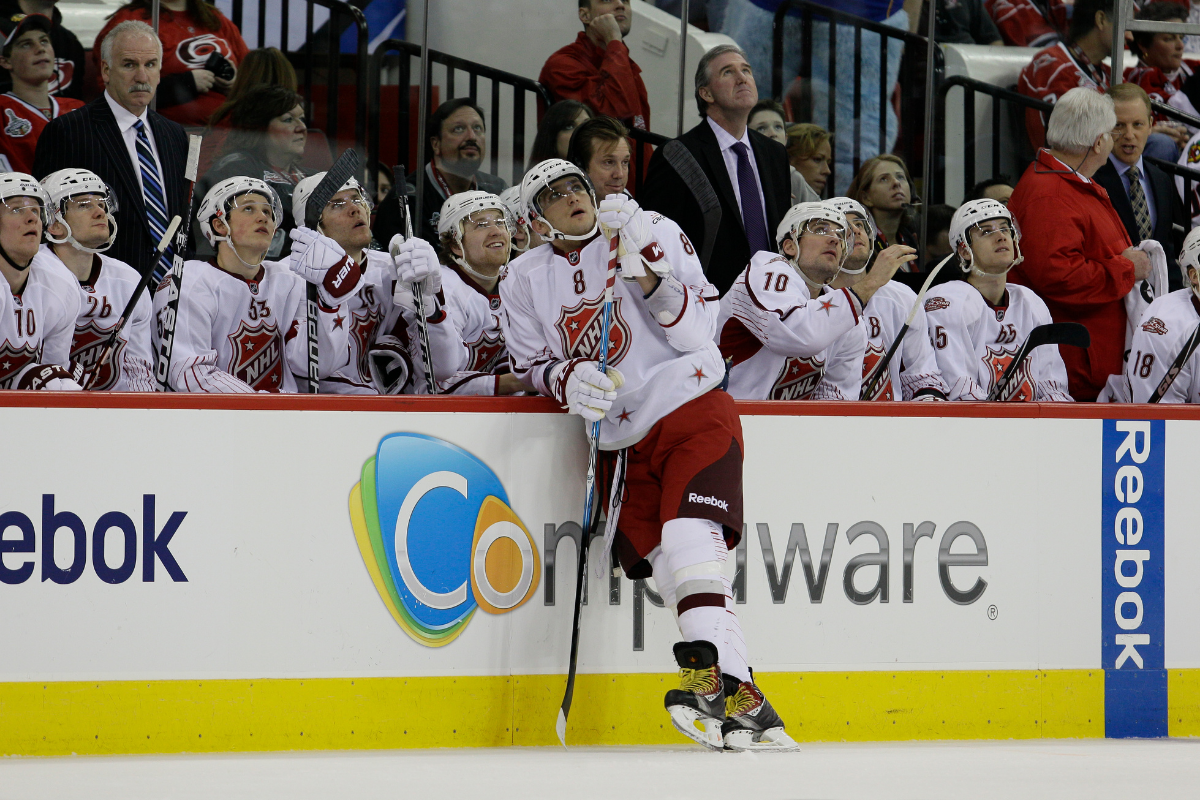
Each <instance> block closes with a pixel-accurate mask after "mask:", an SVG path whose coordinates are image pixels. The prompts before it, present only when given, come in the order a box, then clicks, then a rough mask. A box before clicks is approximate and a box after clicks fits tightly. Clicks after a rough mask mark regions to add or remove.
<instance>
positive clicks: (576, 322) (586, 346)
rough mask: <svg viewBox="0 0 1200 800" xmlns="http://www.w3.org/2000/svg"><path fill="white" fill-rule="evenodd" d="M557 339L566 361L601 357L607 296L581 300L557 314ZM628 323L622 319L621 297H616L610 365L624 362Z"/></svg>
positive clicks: (628, 336) (611, 326)
mask: <svg viewBox="0 0 1200 800" xmlns="http://www.w3.org/2000/svg"><path fill="white" fill-rule="evenodd" d="M555 327H557V328H558V336H559V339H560V340H561V342H562V347H563V353H564V354H566V356H567V358H588V359H599V358H600V334H601V329H602V328H603V327H604V295H603V294H600V295H599V296H597V297H596V299H595V300H581V301H580V302H579V305H577V306H572V307H571V308H564V309H563V310H562V313H561V314H559V315H558V322H557V323H555ZM629 338H630V331H629V323H627V322H626V321H625V319H624V318H623V317H622V316H621V298H620V297H614V298H613V313H612V324H611V325H610V326H609V329H608V365H609V366H610V367H611V366H616V365H617V364H620V363H621V359H623V358H624V357H625V353H626V352H628V351H629Z"/></svg>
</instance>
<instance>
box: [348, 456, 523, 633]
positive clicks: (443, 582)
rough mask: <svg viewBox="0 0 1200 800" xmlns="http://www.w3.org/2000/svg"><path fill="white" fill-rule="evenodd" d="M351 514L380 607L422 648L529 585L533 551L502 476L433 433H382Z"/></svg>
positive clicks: (514, 602) (519, 595) (516, 599)
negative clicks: (388, 612)
mask: <svg viewBox="0 0 1200 800" xmlns="http://www.w3.org/2000/svg"><path fill="white" fill-rule="evenodd" d="M350 521H351V523H352V524H353V526H354V536H355V538H356V539H357V540H358V549H359V551H360V552H361V553H362V557H363V561H364V562H365V563H366V565H367V571H368V572H369V573H370V574H371V580H372V581H373V582H374V583H375V588H376V590H377V591H378V592H379V596H380V597H381V598H382V599H383V602H384V604H385V605H386V606H387V608H388V611H390V612H391V614H392V617H393V618H394V619H395V620H396V622H397V623H399V624H400V627H401V628H403V629H404V632H405V633H407V634H408V635H409V636H411V637H412V638H413V639H414V640H416V641H417V642H418V643H420V644H423V645H425V646H427V647H441V646H443V645H447V644H449V643H450V642H452V641H454V640H455V639H456V638H458V636H459V634H461V633H462V631H463V629H464V628H466V626H467V623H468V622H470V621H471V617H472V616H473V615H474V613H475V609H476V608H482V609H483V610H484V611H486V612H488V613H489V614H504V613H506V612H508V611H512V610H513V609H514V608H517V607H518V606H520V605H522V604H523V603H525V601H527V600H528V599H529V598H530V597H532V596H533V593H534V592H535V591H536V590H537V585H538V581H539V579H540V578H541V571H542V568H541V563H540V562H539V561H538V556H537V548H536V547H535V546H534V542H533V537H532V536H530V535H529V531H528V530H527V529H526V528H525V525H524V523H522V522H521V520H520V519H519V518H518V517H517V515H516V513H515V512H514V511H513V510H512V509H511V508H509V506H508V495H507V494H506V493H505V491H504V487H503V486H502V485H501V484H500V480H499V479H498V478H497V477H496V475H495V473H494V472H492V471H491V470H490V469H488V467H487V465H486V464H484V463H483V462H482V461H480V460H479V459H478V458H476V457H475V456H473V455H471V454H470V453H468V452H467V451H466V450H463V449H462V448H460V447H456V446H454V445H452V444H450V443H449V442H445V441H442V440H441V439H435V438H433V437H432V436H423V435H421V434H417V433H395V434H392V435H390V436H386V437H384V439H383V440H382V441H380V443H379V449H378V450H377V451H376V454H375V457H374V458H371V459H369V460H368V461H367V463H365V464H363V468H362V477H361V480H360V482H359V483H357V484H355V486H354V489H352V490H351V492H350Z"/></svg>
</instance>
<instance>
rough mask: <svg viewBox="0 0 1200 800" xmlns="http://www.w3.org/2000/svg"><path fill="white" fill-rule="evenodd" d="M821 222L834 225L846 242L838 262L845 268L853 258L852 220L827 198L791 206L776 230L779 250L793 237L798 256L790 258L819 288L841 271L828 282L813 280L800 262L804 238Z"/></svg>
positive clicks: (839, 238) (814, 285) (839, 237)
mask: <svg viewBox="0 0 1200 800" xmlns="http://www.w3.org/2000/svg"><path fill="white" fill-rule="evenodd" d="M820 223H829V224H832V225H833V235H835V236H837V237H838V240H839V241H841V243H842V257H841V259H840V260H839V261H838V272H841V271H842V266H843V265H844V264H845V263H846V259H847V258H849V257H850V250H851V249H852V248H851V246H850V221H849V220H848V219H846V215H845V214H843V213H842V212H841V211H840V210H839V209H838V208H836V207H835V206H833V205H831V204H830V203H828V202H825V201H819V202H815V203H797V204H796V205H794V206H792V207H791V208H789V209H788V211H787V213H786V214H784V215H783V220H782V221H781V222H780V223H779V228H777V229H776V231H775V242H776V244H777V245H778V246H779V252H780V253H782V252H783V243H784V241H786V240H787V239H791V240H792V241H793V242H796V244H797V251H796V252H797V255H796V257H792V258H789V259H788V260H789V261H790V262H791V263H792V266H793V267H795V268H796V271H797V272H799V273H800V277H801V278H803V279H804V282H805V283H807V284H808V285H809V286H811V287H813V288H816V287H818V286H824V285H826V284H827V283H829V282H832V281H833V278H835V277H837V274H838V273H837V272H835V273H834V274H833V277H831V278H830V279H829V281H827V282H826V283H816V282H814V281H812V280H810V279H809V277H808V275H806V274H805V273H804V270H802V269H800V264H799V263H798V262H797V261H796V258H797V257H799V243H800V237H801V236H803V235H804V234H806V233H816V231H815V230H812V228H813V226H820V227H824V226H823V225H820Z"/></svg>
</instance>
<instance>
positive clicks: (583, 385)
mask: <svg viewBox="0 0 1200 800" xmlns="http://www.w3.org/2000/svg"><path fill="white" fill-rule="evenodd" d="M624 382H625V379H624V377H623V376H622V375H621V373H620V372H618V371H617V370H616V369H614V368H612V367H609V369H608V371H607V374H606V373H604V372H601V371H600V365H599V364H598V363H597V362H595V361H585V360H583V359H581V358H577V359H574V360H573V361H564V362H562V363H561V364H559V365H558V366H557V367H555V369H554V372H553V373H552V374H551V386H552V389H553V391H554V396H555V397H556V398H557V399H558V401H559V402H560V403H562V404H563V405H564V406H566V408H567V412H568V413H570V414H578V415H579V416H581V417H583V418H584V419H586V420H587V421H588V422H599V421H600V420H602V419H604V415H605V414H606V413H608V410H609V409H610V408H612V404H613V401H614V400H616V399H617V389H618V388H619V387H620V386H621V384H623V383H624Z"/></svg>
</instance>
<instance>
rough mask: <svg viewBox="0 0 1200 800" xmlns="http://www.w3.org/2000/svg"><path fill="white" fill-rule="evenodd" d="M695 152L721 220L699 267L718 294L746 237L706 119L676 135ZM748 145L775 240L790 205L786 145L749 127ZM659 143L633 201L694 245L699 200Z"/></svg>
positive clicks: (740, 265)
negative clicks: (705, 259) (662, 218)
mask: <svg viewBox="0 0 1200 800" xmlns="http://www.w3.org/2000/svg"><path fill="white" fill-rule="evenodd" d="M679 141H681V142H682V143H683V144H684V145H686V146H687V149H688V150H689V151H691V153H692V155H693V156H695V158H696V161H697V162H698V163H699V164H700V168H701V169H703V170H704V174H705V175H707V176H708V180H709V182H710V183H711V184H712V186H713V190H714V191H715V192H716V194H717V197H718V198H719V199H720V201H721V225H720V228H719V229H718V234H717V239H716V243H715V244H714V246H713V249H712V255H711V257H710V258H709V262H708V263H707V264H704V265H703V266H704V272H705V274H706V275H707V276H708V279H709V281H710V282H712V284H713V285H714V286H716V287H717V289H718V290H719V291H720V292H721V294H725V292H727V291H728V290H729V287H730V286H732V285H733V281H734V279H736V278H737V276H738V275H739V274H740V273H741V271H742V270H743V269H745V268H746V265H747V264H749V263H750V256H751V255H753V253H751V252H750V241H749V240H748V239H747V238H746V229H745V228H744V227H743V226H742V215H741V213H740V212H739V211H738V201H737V194H736V193H735V192H736V190H735V189H734V186H733V182H732V181H731V180H730V179H729V172H728V170H726V169H725V160H724V159H723V158H722V157H721V148H720V146H719V145H718V144H717V135H716V134H715V133H713V131H712V128H711V127H709V124H708V120H704V121H702V122H701V123H700V124H699V125H697V126H696V127H694V128H692V129H691V130H690V131H687V132H686V133H684V134H683V135H682V136H680V137H679ZM750 146H751V148H753V150H754V160H755V162H756V163H757V164H758V177H759V181H760V183H761V184H762V189H763V200H764V201H765V205H766V211H767V236H768V237H770V239H771V241H772V242H774V241H775V229H776V228H778V227H779V223H780V221H782V220H783V215H784V214H786V213H787V210H788V209H789V208H790V207H791V197H792V186H791V171H790V170H789V169H788V167H789V164H788V158H787V150H786V149H785V148H784V146H783V145H781V144H780V143H779V142H776V141H773V140H771V139H768V138H767V137H765V136H763V135H762V134H761V133H758V132H757V131H750ZM661 150H662V148H659V150H658V151H655V153H654V156H653V157H652V158H651V159H650V167H649V168H648V169H647V171H646V180H645V182H644V183H643V184H642V188H641V190H640V193H639V195H638V201H639V202H640V203H641V204H642V205H643V206H644V207H646V208H648V209H650V210H651V211H657V212H658V213H660V214H662V215H663V216H665V217H668V218H669V219H671V220H673V221H674V222H675V223H676V224H677V225H679V227H680V228H681V229H682V230H683V232H684V233H685V234H687V237H688V238H689V239H691V241H692V244H693V245H694V246H695V247H697V248H699V247H700V246H701V243H702V242H703V241H704V233H705V231H704V219H703V217H702V216H701V214H700V204H699V203H698V202H696V198H695V197H693V196H692V193H691V191H690V190H689V189H688V188H687V185H686V184H685V183H684V182H683V179H682V178H680V177H679V174H678V173H677V172H676V171H675V169H674V168H673V167H672V166H671V165H670V164H669V163H667V160H666V158H664V157H663V155H662V152H661Z"/></svg>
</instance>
